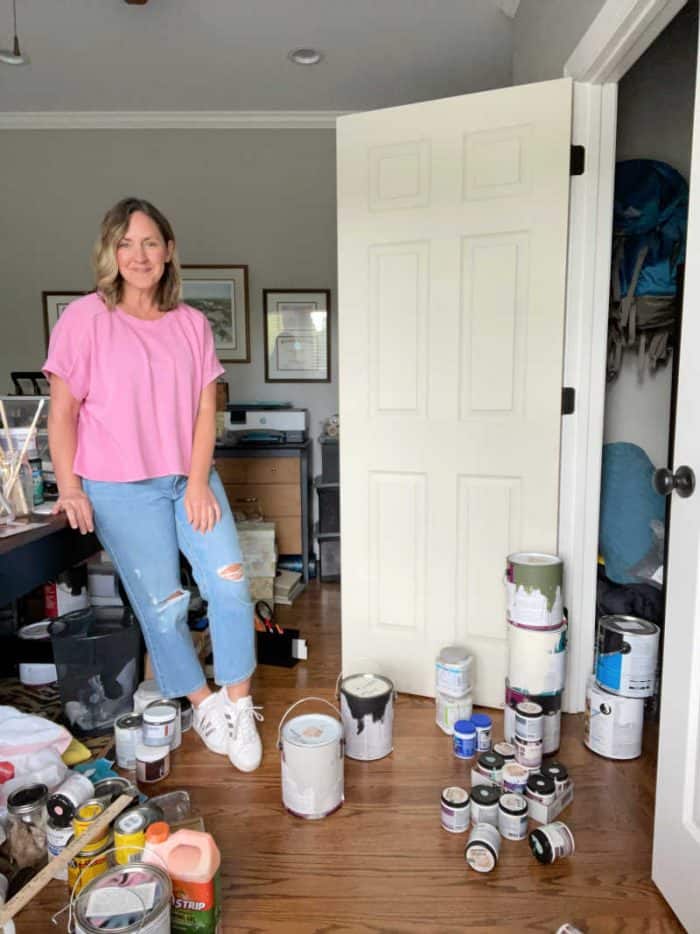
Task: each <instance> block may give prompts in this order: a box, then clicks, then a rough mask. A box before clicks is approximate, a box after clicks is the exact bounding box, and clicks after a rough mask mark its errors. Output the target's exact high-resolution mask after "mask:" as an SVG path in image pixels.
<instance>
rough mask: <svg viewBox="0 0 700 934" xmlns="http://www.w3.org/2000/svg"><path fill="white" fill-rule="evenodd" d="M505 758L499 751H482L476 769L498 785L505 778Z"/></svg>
mask: <svg viewBox="0 0 700 934" xmlns="http://www.w3.org/2000/svg"><path fill="white" fill-rule="evenodd" d="M505 764H506V762H505V759H504V758H503V757H502V756H499V755H498V753H497V752H482V753H481V755H480V756H479V758H478V759H477V762H476V770H477V772H479V773H480V774H481V775H485V776H486V778H488V779H489V780H490V781H492V782H495V783H496V784H497V785H500V784H501V781H502V780H503V766H504V765H505Z"/></svg>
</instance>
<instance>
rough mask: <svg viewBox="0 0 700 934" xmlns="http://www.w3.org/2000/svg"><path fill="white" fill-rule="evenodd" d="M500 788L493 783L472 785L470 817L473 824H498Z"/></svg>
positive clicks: (495, 825)
mask: <svg viewBox="0 0 700 934" xmlns="http://www.w3.org/2000/svg"><path fill="white" fill-rule="evenodd" d="M500 797H501V789H500V788H496V786H495V785H474V786H473V787H472V803H471V818H472V823H473V824H493V826H494V827H497V826H498V799H499V798H500Z"/></svg>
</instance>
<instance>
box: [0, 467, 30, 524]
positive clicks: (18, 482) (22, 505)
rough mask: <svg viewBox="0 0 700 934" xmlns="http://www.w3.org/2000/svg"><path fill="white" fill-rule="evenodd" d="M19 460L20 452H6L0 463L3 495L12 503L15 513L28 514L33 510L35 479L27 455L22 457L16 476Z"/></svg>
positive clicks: (17, 514)
mask: <svg viewBox="0 0 700 934" xmlns="http://www.w3.org/2000/svg"><path fill="white" fill-rule="evenodd" d="M18 460H19V452H17V453H15V454H5V457H4V460H3V461H2V463H1V464H0V481H1V483H2V492H3V496H4V497H5V499H6V500H7V501H8V502H9V503H10V506H11V507H12V510H13V511H14V513H15V515H16V516H27V515H29V513H30V512H31V511H32V506H33V503H34V480H33V478H32V468H31V467H30V466H29V460H28V459H27V456H26V455H25V456H24V457H23V458H22V461H21V463H20V465H19V471H17V475H16V478H15V471H16V465H17V461H18Z"/></svg>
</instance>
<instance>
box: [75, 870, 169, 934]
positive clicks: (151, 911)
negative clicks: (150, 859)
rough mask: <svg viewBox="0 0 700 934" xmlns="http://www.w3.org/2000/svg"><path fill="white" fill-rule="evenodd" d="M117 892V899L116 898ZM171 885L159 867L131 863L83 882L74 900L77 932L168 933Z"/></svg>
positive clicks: (89, 933) (86, 933)
mask: <svg viewBox="0 0 700 934" xmlns="http://www.w3.org/2000/svg"><path fill="white" fill-rule="evenodd" d="M115 893H118V898H115ZM171 900H172V885H171V882H170V879H169V878H168V874H167V873H166V872H164V871H163V869H161V868H160V866H152V865H150V864H146V863H130V864H129V865H128V866H118V867H116V868H115V869H110V870H109V871H108V872H105V873H104V874H103V875H101V876H100V878H99V879H96V880H94V881H93V882H91V883H90V885H86V886H85V887H84V888H83V890H82V891H81V893H80V895H79V896H78V898H76V900H75V904H74V906H73V911H74V914H75V931H76V934H103V932H104V931H105V930H106V929H109V930H115V931H119V932H120V934H137V932H138V934H170V903H171Z"/></svg>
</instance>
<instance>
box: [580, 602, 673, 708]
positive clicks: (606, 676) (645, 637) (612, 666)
mask: <svg viewBox="0 0 700 934" xmlns="http://www.w3.org/2000/svg"><path fill="white" fill-rule="evenodd" d="M659 633H660V630H659V627H658V626H657V625H656V624H655V623H649V622H647V620H645V619H637V617H636V616H603V617H601V619H600V620H599V622H598V641H597V648H596V662H595V677H596V681H597V682H598V684H599V685H600V686H601V687H602V688H605V690H606V691H609V692H610V693H611V694H619V695H620V697H651V696H652V695H653V694H654V690H655V687H656V660H657V657H658V654H659Z"/></svg>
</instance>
